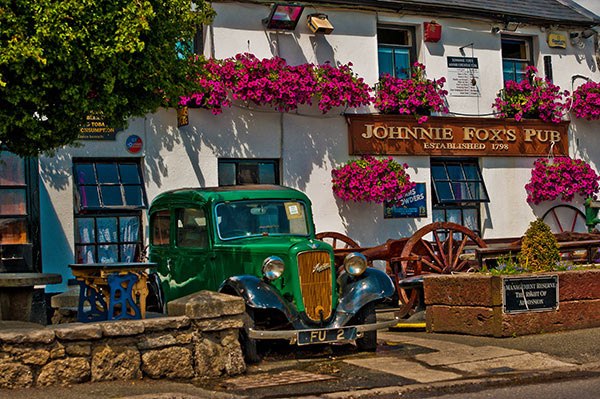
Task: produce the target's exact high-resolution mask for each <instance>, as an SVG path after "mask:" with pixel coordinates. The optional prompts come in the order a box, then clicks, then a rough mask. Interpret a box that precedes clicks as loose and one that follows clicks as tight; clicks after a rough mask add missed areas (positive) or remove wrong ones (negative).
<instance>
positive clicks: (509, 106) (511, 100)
mask: <svg viewBox="0 0 600 399" xmlns="http://www.w3.org/2000/svg"><path fill="white" fill-rule="evenodd" d="M536 74H537V69H536V68H535V67H533V66H529V67H527V76H528V79H524V80H523V81H521V82H519V83H517V82H515V81H513V80H509V81H508V82H506V83H505V84H504V88H503V89H502V90H500V91H499V92H498V94H497V96H496V100H495V101H494V104H492V107H493V108H495V109H496V111H497V114H496V116H498V117H500V118H515V120H516V121H520V120H521V119H523V118H539V119H541V120H543V121H544V122H552V123H559V122H560V121H561V120H562V118H563V116H564V114H565V110H566V106H567V104H565V101H564V100H563V96H564V97H567V96H569V92H568V91H561V90H560V87H558V86H556V85H554V84H553V83H552V82H550V81H549V80H548V79H542V78H539V77H537V76H536Z"/></svg>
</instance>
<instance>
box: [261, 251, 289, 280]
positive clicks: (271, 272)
mask: <svg viewBox="0 0 600 399" xmlns="http://www.w3.org/2000/svg"><path fill="white" fill-rule="evenodd" d="M283 269H285V263H283V260H282V259H281V258H280V257H278V256H269V257H268V258H267V259H265V260H264V261H263V264H262V274H263V276H264V277H265V278H266V279H268V280H271V281H273V280H277V279H278V278H279V277H281V275H282V274H283Z"/></svg>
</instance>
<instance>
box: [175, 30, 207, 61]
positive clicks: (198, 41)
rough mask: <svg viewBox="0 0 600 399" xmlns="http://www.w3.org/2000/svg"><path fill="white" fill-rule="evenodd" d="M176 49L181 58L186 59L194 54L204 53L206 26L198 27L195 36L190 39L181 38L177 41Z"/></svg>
mask: <svg viewBox="0 0 600 399" xmlns="http://www.w3.org/2000/svg"><path fill="white" fill-rule="evenodd" d="M175 50H176V51H177V57H178V58H179V59H186V58H188V57H189V56H191V55H192V54H198V55H203V54H204V26H203V25H200V27H199V28H198V29H196V33H195V34H194V37H192V38H191V39H189V40H181V41H179V42H177V43H175Z"/></svg>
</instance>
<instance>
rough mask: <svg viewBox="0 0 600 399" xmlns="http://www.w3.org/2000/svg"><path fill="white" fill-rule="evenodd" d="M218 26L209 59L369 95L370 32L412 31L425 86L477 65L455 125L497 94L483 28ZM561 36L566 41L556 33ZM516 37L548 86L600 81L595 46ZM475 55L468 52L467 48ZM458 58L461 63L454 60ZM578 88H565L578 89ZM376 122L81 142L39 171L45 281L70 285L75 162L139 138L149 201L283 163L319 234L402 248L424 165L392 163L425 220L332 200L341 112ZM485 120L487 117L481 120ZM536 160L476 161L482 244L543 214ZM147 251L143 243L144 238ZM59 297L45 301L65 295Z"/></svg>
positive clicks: (333, 119)
mask: <svg viewBox="0 0 600 399" xmlns="http://www.w3.org/2000/svg"><path fill="white" fill-rule="evenodd" d="M214 8H215V10H216V12H217V17H216V18H215V21H214V23H213V25H212V26H211V27H210V28H209V29H208V30H207V32H206V39H205V40H206V55H207V56H211V55H212V56H214V57H216V58H226V57H230V56H233V55H235V54H236V53H241V52H248V51H249V52H251V53H253V54H255V55H256V56H258V57H260V58H263V57H266V58H268V57H272V56H274V55H279V56H282V57H284V58H285V59H286V60H287V61H288V62H289V63H290V64H299V63H304V62H312V63H324V62H326V61H330V62H332V63H338V62H339V63H348V62H352V63H353V67H352V68H353V70H354V71H355V72H356V73H357V74H358V75H360V76H362V77H363V78H365V80H366V81H367V82H368V83H369V84H373V83H375V81H376V80H377V74H378V71H377V68H378V67H377V37H376V29H377V24H378V23H385V24H398V25H410V26H414V27H415V29H416V39H417V50H418V59H419V61H420V62H422V63H424V64H425V65H426V67H427V74H428V76H429V77H430V78H438V77H442V76H447V75H448V68H447V57H449V56H466V57H476V58H477V59H478V61H479V74H480V79H479V83H478V84H479V87H480V92H481V96H480V97H453V96H449V97H448V103H449V108H450V110H451V111H452V112H454V113H456V114H458V115H461V116H462V115H463V114H464V115H471V116H490V113H491V112H492V109H491V104H492V102H493V100H494V98H495V95H496V93H497V91H498V90H499V89H500V88H501V86H502V62H501V60H502V58H501V52H500V44H501V42H500V35H499V34H493V33H491V31H490V30H491V27H492V25H493V24H492V23H491V22H486V21H483V20H481V21H466V20H459V19H448V18H436V20H437V22H438V23H440V24H441V25H442V29H443V32H442V40H440V42H438V43H424V42H423V41H422V26H423V22H425V21H430V20H431V19H433V18H432V17H433V16H430V15H426V16H415V15H401V14H392V13H376V12H373V11H357V10H344V9H340V8H336V9H327V8H323V7H319V9H318V10H316V9H312V8H310V7H307V8H306V9H305V11H304V17H302V18H301V20H300V23H299V24H298V27H297V28H296V30H295V31H293V32H285V33H283V32H279V33H277V32H275V31H265V29H264V28H263V26H262V24H261V20H262V19H263V18H264V17H266V16H267V15H268V13H269V8H268V7H267V6H264V5H252V4H245V5H240V4H236V3H215V4H214ZM316 11H319V12H326V13H327V14H328V15H329V19H330V21H331V22H332V24H333V25H334V27H335V30H334V31H333V33H332V34H330V35H314V34H312V33H311V32H310V31H309V29H308V27H307V26H306V23H305V21H306V17H305V16H306V15H307V14H309V13H312V12H316ZM241 15H243V18H240V16H241ZM560 33H563V34H565V35H567V36H568V33H569V32H567V31H562V32H560ZM514 34H515V35H524V36H529V37H533V50H534V54H535V62H536V65H538V67H539V68H540V69H543V57H544V56H546V55H550V56H551V57H552V64H553V72H554V82H555V83H556V84H558V85H559V86H561V87H562V88H563V89H568V90H571V89H572V88H573V87H574V86H573V85H572V76H573V75H575V74H581V75H584V76H588V77H591V78H593V79H594V80H596V81H598V80H600V73H599V72H598V69H597V67H596V65H595V59H594V57H593V40H589V41H588V42H586V46H585V47H584V48H578V47H576V46H572V45H570V44H568V45H567V48H566V49H564V50H563V49H550V48H549V47H548V45H547V44H546V34H547V32H546V28H540V27H535V26H522V27H520V28H519V30H517V31H516V32H514ZM471 43H472V45H470V44H471ZM461 47H463V52H464V54H461V51H460V48H461ZM581 83H583V81H582V80H581V79H578V80H575V82H574V85H575V86H576V85H577V84H581ZM344 111H346V112H359V113H366V112H374V110H373V109H369V108H368V107H364V108H362V109H352V110H343V109H338V110H332V111H331V112H329V113H328V114H326V115H322V114H320V112H319V111H318V110H317V109H316V107H312V108H311V107H301V108H300V109H299V110H298V112H296V113H289V114H283V115H282V114H280V113H277V112H274V111H273V110H271V109H268V108H252V107H247V105H246V104H241V103H235V104H234V106H232V107H231V108H229V109H225V110H224V112H223V114H221V115H218V116H214V115H212V114H211V113H210V112H208V111H206V110H202V109H192V110H190V113H189V122H190V123H189V126H185V127H182V128H179V129H178V128H177V127H176V126H177V125H176V122H177V119H176V114H175V111H174V110H159V111H158V112H157V113H155V114H152V115H147V116H146V117H145V118H137V119H134V120H132V121H131V123H130V124H129V126H128V128H127V129H126V130H124V131H122V132H120V133H119V134H117V139H116V141H114V142H113V141H98V142H91V141H86V142H84V143H83V146H82V147H79V148H67V149H63V150H60V151H58V152H57V154H56V156H54V157H43V158H41V161H40V174H41V177H42V181H41V214H42V221H41V227H42V254H43V269H44V271H46V272H58V273H62V274H63V276H64V277H65V278H64V279H63V281H65V282H66V281H67V280H68V278H69V276H70V273H69V271H68V268H67V264H68V263H71V262H72V261H73V240H74V226H73V187H72V179H71V172H70V171H71V168H72V161H71V160H72V158H74V157H111V158H121V157H129V156H133V155H131V154H129V153H128V152H127V151H126V148H125V140H126V139H127V137H128V136H129V135H131V134H136V135H138V136H140V137H141V138H142V139H143V141H144V148H143V150H142V152H141V153H140V154H137V155H135V156H138V157H142V158H143V160H144V161H143V165H144V172H145V179H146V189H147V194H148V199H149V200H150V201H151V200H152V199H153V198H154V197H155V196H156V195H157V194H158V193H159V192H161V191H164V190H168V189H173V188H177V187H184V186H214V185H217V183H218V180H217V164H218V159H219V158H246V157H247V158H277V159H281V177H282V179H281V180H282V183H283V184H284V185H288V186H291V187H295V188H298V189H300V190H302V191H304V192H306V193H307V194H308V195H309V197H310V198H311V199H312V201H313V206H314V213H315V224H316V227H317V230H318V231H331V230H333V231H339V232H342V233H346V234H348V235H349V236H351V237H352V238H354V239H355V240H356V241H358V242H359V243H360V244H362V245H366V246H368V245H374V244H378V243H381V242H383V241H385V240H386V239H388V238H392V237H401V236H409V235H411V234H412V233H413V232H414V231H415V230H417V229H418V228H420V227H422V226H424V225H425V224H427V223H430V222H431V221H432V220H431V197H432V193H431V190H430V185H429V183H430V173H429V157H428V156H427V155H426V154H424V155H423V156H411V157H408V156H403V157H396V159H397V160H398V161H400V162H403V163H404V162H406V163H408V164H409V166H410V169H409V173H410V175H411V177H412V179H413V180H414V181H417V182H425V183H426V186H427V199H428V205H427V208H428V209H427V214H428V217H427V218H420V219H385V220H384V219H383V207H382V206H381V205H376V204H355V203H343V202H341V201H339V200H337V199H336V198H335V197H334V195H333V193H332V191H331V183H330V179H331V169H332V168H333V167H335V166H338V165H340V164H342V163H344V162H346V161H347V160H349V159H350V158H352V157H351V156H350V155H348V133H347V125H346V121H345V118H344V117H343V116H342V115H341V113H342V112H344ZM490 117H491V116H490ZM597 128H598V123H597V122H585V121H580V120H574V121H572V122H571V127H570V143H569V148H570V152H571V155H573V156H576V157H580V158H583V159H585V160H587V161H590V162H591V163H592V165H594V166H596V167H597V166H598V165H597V162H598V161H597V160H598V159H599V158H598V157H599V156H600V149H599V148H600V147H599V146H598V145H597V143H598V138H597V134H596V133H595V131H596V130H597ZM533 160H534V158H493V157H484V158H481V159H480V166H481V168H482V172H483V176H484V179H485V183H486V185H487V188H488V191H489V194H490V203H489V204H486V205H483V206H482V213H481V215H482V232H483V234H484V237H485V238H492V237H513V236H520V235H522V234H523V232H524V231H525V230H526V228H527V226H528V224H529V222H530V221H531V220H533V218H534V217H536V216H541V214H542V213H543V211H544V209H542V208H543V206H542V208H540V207H531V206H530V205H528V204H527V203H526V201H525V198H526V194H525V191H524V189H523V186H524V184H525V183H526V182H527V180H528V178H529V170H530V168H531V165H532V163H533ZM145 238H146V239H147V231H146V233H145ZM62 289H64V284H63V286H57V287H55V288H53V290H62Z"/></svg>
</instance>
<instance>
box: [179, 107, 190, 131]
mask: <svg viewBox="0 0 600 399" xmlns="http://www.w3.org/2000/svg"><path fill="white" fill-rule="evenodd" d="M189 123H190V118H189V114H188V107H181V108H177V127H182V126H187V125H189Z"/></svg>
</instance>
